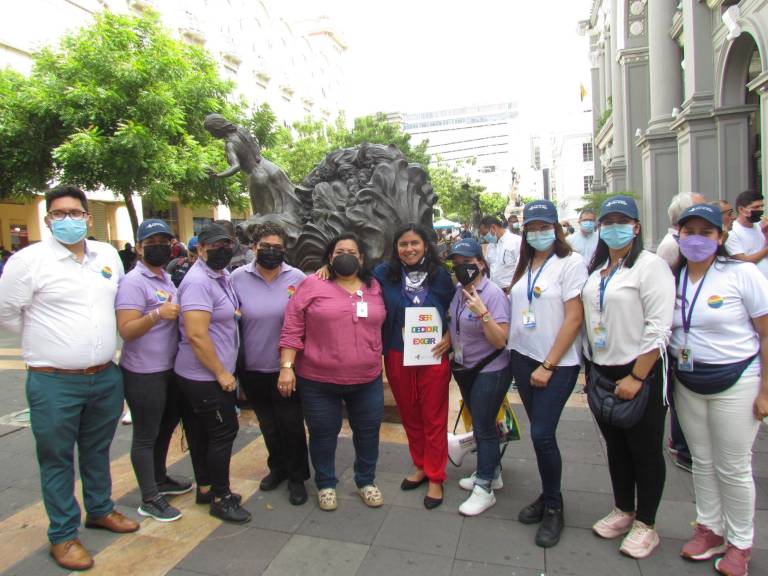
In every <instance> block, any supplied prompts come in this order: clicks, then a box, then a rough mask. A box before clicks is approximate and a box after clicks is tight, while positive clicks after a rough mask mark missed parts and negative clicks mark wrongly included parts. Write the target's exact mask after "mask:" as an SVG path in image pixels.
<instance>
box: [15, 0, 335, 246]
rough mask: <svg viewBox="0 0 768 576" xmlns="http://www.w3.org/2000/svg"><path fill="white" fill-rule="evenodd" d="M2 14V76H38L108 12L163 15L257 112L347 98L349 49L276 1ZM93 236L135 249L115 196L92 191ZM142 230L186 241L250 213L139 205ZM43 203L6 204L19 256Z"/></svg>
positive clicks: (322, 106) (329, 104)
mask: <svg viewBox="0 0 768 576" xmlns="http://www.w3.org/2000/svg"><path fill="white" fill-rule="evenodd" d="M6 4H7V5H4V6H3V15H2V19H3V25H2V26H0V67H3V66H10V67H12V68H14V69H16V70H18V71H20V72H22V73H28V72H29V71H30V70H31V68H32V59H31V54H32V53H33V52H34V51H35V50H37V49H39V48H42V47H43V46H46V45H55V44H57V43H58V41H59V39H60V38H61V36H62V35H63V34H66V33H69V32H73V31H75V30H77V29H78V28H79V27H82V26H86V25H88V24H90V22H92V19H93V15H94V14H95V13H97V12H99V11H101V10H111V11H113V12H127V13H134V14H136V13H140V12H142V11H144V10H148V9H152V10H155V11H156V12H159V13H160V16H161V19H162V21H163V24H164V25H165V27H166V28H167V29H168V30H169V31H170V32H171V33H173V34H174V35H175V36H176V37H177V38H180V39H183V40H184V41H186V42H190V43H193V44H197V45H200V46H203V47H205V48H206V49H207V50H208V51H209V52H210V53H211V55H212V56H213V57H214V58H215V59H216V60H217V62H218V63H219V70H220V72H221V74H222V76H224V77H226V78H229V79H231V80H233V81H234V82H235V83H236V91H237V95H238V96H242V97H243V98H245V100H246V101H247V102H249V103H250V104H251V105H253V106H257V105H259V104H261V103H263V102H268V103H269V104H270V106H272V108H273V109H274V111H275V113H276V114H277V117H278V118H280V119H281V120H283V121H285V122H286V123H291V122H293V121H296V120H299V119H302V118H303V117H304V116H306V115H307V114H310V115H312V116H314V117H316V118H326V119H329V118H332V117H335V116H336V115H337V114H338V112H339V110H340V108H341V101H342V98H343V87H342V81H343V77H342V70H343V66H342V61H343V57H344V54H345V52H346V45H345V44H344V43H343V42H342V41H341V40H340V38H339V36H338V34H337V33H336V32H335V30H334V29H333V26H332V25H331V23H330V22H329V21H328V19H327V18H324V17H314V16H315V15H314V14H308V15H306V16H304V17H302V18H301V19H298V20H297V19H296V18H295V15H287V14H284V13H283V11H284V10H285V5H284V3H281V2H279V1H277V0H226V1H225V0H221V1H220V0H184V1H181V0H25V1H24V2H8V3H6ZM88 195H89V203H90V204H89V210H90V212H91V214H92V216H93V221H94V228H93V230H92V231H91V232H92V233H93V235H94V236H96V238H97V239H99V240H103V241H109V242H112V243H113V244H115V245H116V246H120V247H122V244H123V243H125V242H133V232H132V229H131V225H130V220H129V218H128V212H127V210H126V208H125V206H124V204H123V202H122V201H121V200H119V199H117V198H116V197H115V196H114V195H113V194H112V193H111V192H109V191H91V192H89V193H88ZM134 205H135V206H136V208H137V212H138V216H139V221H141V220H142V219H144V218H150V217H162V218H165V219H166V220H168V222H169V224H170V225H171V227H172V228H173V230H174V231H175V232H176V234H177V235H178V236H179V238H181V239H182V240H184V241H186V240H187V239H188V238H189V237H190V236H192V235H193V234H195V233H196V232H197V231H198V230H199V229H200V227H202V226H203V225H204V224H205V223H207V222H210V221H212V220H214V219H218V218H225V219H232V220H233V221H238V220H241V219H245V218H247V217H248V216H249V215H250V213H249V212H246V213H240V214H238V213H234V214H233V213H231V211H230V210H229V208H228V207H226V206H210V207H209V206H205V207H189V206H184V205H181V204H180V203H179V202H176V201H172V202H170V203H169V205H168V206H164V207H156V206H152V205H151V204H150V203H148V202H143V203H142V201H141V199H140V198H138V197H134ZM44 215H45V203H44V202H42V197H36V198H32V199H29V200H28V201H25V202H12V201H3V203H0V245H3V246H5V247H6V248H14V249H17V248H20V247H23V246H25V245H27V244H28V243H29V242H34V241H38V240H41V239H42V238H43V237H44V235H45V234H47V233H48V231H47V228H46V227H45V224H44V223H43V220H42V219H43V217H44Z"/></svg>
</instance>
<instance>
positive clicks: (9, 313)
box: [0, 186, 768, 576]
mask: <svg viewBox="0 0 768 576" xmlns="http://www.w3.org/2000/svg"><path fill="white" fill-rule="evenodd" d="M735 210H736V212H735V213H734V209H733V208H732V207H731V205H730V204H728V203H727V202H724V201H714V202H710V203H707V201H706V199H705V198H704V197H703V196H700V195H698V194H679V195H677V196H675V197H674V198H673V199H672V201H671V203H670V206H669V211H668V216H669V222H670V228H669V231H668V234H667V235H666V236H665V237H664V239H663V240H662V242H661V243H660V245H659V247H658V249H657V253H656V254H654V253H652V252H650V251H648V250H645V249H644V247H643V232H642V222H641V218H640V214H639V211H638V208H637V205H636V203H635V200H634V199H633V198H631V197H629V196H622V195H618V196H612V197H609V198H608V199H607V200H606V201H605V202H604V203H603V204H602V206H601V207H600V209H599V210H593V209H584V210H582V211H581V213H580V215H579V218H578V223H577V224H576V226H577V227H576V228H570V224H567V225H566V224H565V223H563V222H561V221H560V220H559V218H558V212H557V208H556V206H555V205H554V204H553V203H551V202H549V201H548V200H535V201H532V202H530V203H528V204H526V205H525V207H524V209H523V213H522V222H520V221H519V220H518V218H517V217H516V216H510V217H509V218H508V219H502V218H497V217H494V216H489V217H485V218H483V219H482V220H481V222H480V229H479V230H478V232H479V237H477V238H473V237H472V234H471V233H470V231H469V230H467V229H463V230H462V231H461V232H460V233H459V234H457V235H456V236H455V237H448V236H447V235H444V234H443V235H441V237H440V238H438V235H436V234H435V233H434V231H432V230H428V229H425V228H424V227H422V226H420V225H418V224H407V225H405V226H402V227H400V228H399V229H397V230H396V231H395V233H394V237H393V243H392V246H391V257H390V259H389V260H387V261H384V262H381V263H379V264H378V265H377V266H375V267H374V266H373V263H372V262H371V260H370V257H369V255H368V251H367V248H366V245H365V243H364V241H363V240H362V239H361V238H359V237H357V236H356V235H354V234H351V233H345V234H341V235H339V236H337V237H335V238H333V239H332V240H331V241H330V242H329V243H328V245H327V247H326V250H325V253H324V256H323V260H322V267H321V268H320V270H318V271H317V272H316V273H314V274H311V275H309V276H306V275H305V273H304V272H302V271H301V270H298V269H297V268H295V267H293V266H291V265H290V263H289V262H288V260H287V257H286V254H287V251H286V248H287V247H286V243H287V235H286V232H285V230H284V229H283V228H282V227H281V226H279V225H278V224H276V223H263V224H259V225H257V226H255V227H253V228H252V229H251V230H250V237H249V238H248V240H247V241H242V242H241V240H240V238H239V237H238V234H237V233H236V232H237V231H236V229H235V228H234V226H233V225H232V223H231V222H228V221H216V222H213V223H211V224H208V225H206V226H204V227H202V229H200V230H199V232H198V234H197V235H196V236H194V237H193V238H191V239H189V241H188V242H187V243H186V244H183V243H182V242H181V241H179V239H177V238H176V237H175V235H174V233H173V231H172V230H171V228H170V227H169V226H168V224H167V223H166V222H164V221H163V220H160V219H148V220H145V221H143V222H142V223H141V225H140V226H139V227H138V230H137V234H136V244H135V247H134V246H132V245H131V244H128V243H126V244H125V247H124V249H123V250H121V251H120V252H118V251H117V250H115V248H113V247H112V246H111V245H109V244H107V243H102V242H98V241H95V240H90V239H86V234H87V230H88V227H89V225H90V223H91V216H90V215H89V213H88V203H87V200H86V197H85V194H84V193H83V192H82V191H81V190H79V189H78V188H75V187H73V186H59V187H57V188H54V189H52V190H51V191H49V192H48V194H47V195H46V211H47V215H46V224H47V225H48V226H49V228H50V230H51V233H52V236H51V237H50V238H49V239H47V240H45V241H43V242H40V243H38V244H34V245H32V246H30V247H28V248H25V249H24V250H21V251H19V252H18V253H17V254H15V255H13V256H10V257H9V255H7V254H6V252H5V251H2V261H0V262H1V264H0V265H2V266H3V267H4V269H0V270H2V276H1V277H0V325H1V326H2V327H4V328H6V329H11V330H13V331H16V332H20V333H21V336H22V352H23V356H24V360H25V362H26V364H27V366H28V376H27V386H26V391H27V399H28V402H29V406H30V415H31V424H32V431H33V434H34V437H35V441H36V445H37V458H38V462H39V465H40V478H41V484H42V492H43V500H44V504H45V507H46V511H47V513H48V517H49V521H50V525H49V529H48V537H49V540H50V544H51V545H50V553H51V556H52V557H53V558H54V559H55V561H56V562H57V563H58V564H59V565H61V566H62V567H64V568H67V569H72V570H83V569H87V568H90V567H91V566H92V565H93V557H92V556H91V554H90V553H89V552H88V551H87V549H86V548H85V547H84V546H83V545H82V543H81V542H80V540H79V537H78V529H79V526H80V523H81V515H80V507H79V504H78V502H77V500H76V498H75V494H74V466H75V463H74V450H75V447H77V450H78V457H79V466H80V474H81V478H82V484H83V503H84V506H85V509H86V518H85V525H86V526H90V527H96V528H103V529H106V530H110V531H113V532H119V533H126V532H134V531H136V530H138V529H139V524H138V523H137V522H135V521H133V520H131V519H129V518H127V517H126V516H124V515H122V514H120V513H119V512H118V511H117V510H115V508H114V502H113V501H112V499H111V478H110V472H109V447H110V444H111V441H112V438H113V436H114V433H115V428H116V425H117V422H118V421H119V418H120V414H121V411H122V407H123V401H124V400H125V401H127V404H128V407H129V409H130V413H131V417H132V420H133V439H132V445H131V452H130V458H131V463H132V465H133V469H134V472H135V476H136V479H137V483H138V487H139V492H140V496H141V504H140V505H139V508H138V513H139V514H140V515H141V516H145V517H149V518H153V519H154V520H156V521H159V522H173V521H175V520H178V519H179V518H180V517H181V516H182V511H181V510H180V509H178V508H177V507H175V506H173V502H172V500H171V499H170V498H171V497H172V496H174V495H178V494H184V493H187V492H190V491H192V490H193V489H194V490H195V503H196V504H197V505H201V506H207V509H208V511H209V513H210V514H211V515H212V516H214V517H216V518H218V519H220V520H222V521H225V522H230V523H236V524H243V523H247V522H249V521H250V520H251V512H249V511H248V510H247V509H246V507H245V506H244V503H243V501H242V500H243V498H242V496H241V495H240V494H238V493H236V492H233V490H232V482H231V478H230V462H231V458H232V452H233V445H234V442H235V439H236V437H237V434H238V429H239V419H238V411H237V402H238V392H237V391H238V389H240V390H241V391H242V398H243V399H244V401H245V402H247V404H250V405H251V406H252V408H253V409H254V411H255V414H256V417H257V419H258V422H259V426H260V429H261V432H262V434H263V436H264V442H265V446H266V449H267V454H268V455H267V462H266V464H267V467H268V473H267V474H266V476H264V477H263V478H261V480H260V489H261V490H264V491H269V490H275V489H277V488H278V487H279V486H280V485H282V484H283V483H284V482H285V483H286V485H287V498H288V501H289V502H290V504H292V505H295V506H300V505H303V504H304V503H305V502H307V500H308V498H309V494H308V491H307V488H306V485H305V483H306V481H307V480H309V479H310V478H311V477H312V475H311V472H312V471H313V472H314V478H313V480H314V485H315V489H316V497H317V502H318V506H319V508H320V509H321V510H323V511H328V512H331V511H333V510H336V509H337V508H338V506H339V499H338V497H337V493H336V487H337V484H338V482H339V479H338V475H337V472H336V450H337V444H338V437H339V433H340V431H341V429H342V421H343V420H342V419H343V410H346V417H347V419H348V421H349V426H350V428H351V431H352V441H353V445H354V482H355V485H356V487H357V491H358V493H359V496H360V498H361V500H362V502H363V503H364V504H365V505H367V506H369V507H380V506H382V505H383V503H384V501H385V496H386V495H385V494H384V493H383V492H382V490H381V489H380V488H379V486H378V484H377V482H376V471H377V463H378V457H379V437H380V429H381V425H382V419H383V413H384V398H383V380H384V376H386V379H387V381H388V383H389V386H390V388H391V390H392V393H393V396H394V399H395V401H396V404H397V408H398V410H399V413H400V416H401V419H402V423H403V427H404V429H405V433H406V436H407V440H408V448H409V452H410V459H411V462H410V463H403V468H404V469H405V468H407V467H408V466H409V465H410V466H411V468H410V470H409V471H408V472H406V473H405V476H404V478H403V480H402V482H401V484H400V489H401V490H403V491H414V490H417V489H420V488H421V487H422V486H424V485H426V490H425V492H424V499H423V504H424V507H425V508H426V509H427V510H433V509H435V508H438V507H439V506H441V505H442V504H443V502H444V496H445V489H446V488H445V482H446V465H447V459H448V445H447V429H448V422H447V418H448V398H449V394H448V390H449V386H450V381H451V376H452V375H453V377H454V378H455V380H456V382H457V385H458V388H459V391H460V393H461V397H462V400H463V403H464V406H465V407H466V409H467V410H468V411H469V414H470V415H471V418H472V434H473V436H474V441H475V443H476V446H477V460H476V468H475V471H474V472H473V473H472V474H470V475H468V476H466V477H464V478H462V479H461V480H460V481H459V483H458V487H459V488H460V489H462V490H465V491H467V493H468V495H467V497H466V499H465V500H464V501H463V502H462V503H461V505H460V506H459V508H458V512H459V513H460V514H462V515H464V516H477V515H480V514H482V513H483V512H485V511H486V510H488V509H489V508H491V507H492V506H494V505H495V503H496V498H495V493H496V492H497V491H499V490H502V489H503V488H504V481H503V477H502V462H501V453H500V440H499V434H498V430H497V422H496V420H497V414H498V413H499V410H500V408H501V407H502V404H503V402H504V399H505V398H506V396H507V393H508V390H509V389H510V386H511V384H512V382H513V381H514V383H515V385H516V387H517V391H518V393H519V395H520V398H521V400H522V404H523V408H524V410H525V412H526V414H527V416H528V419H529V421H530V436H531V442H532V444H533V448H534V451H535V454H536V462H537V467H538V472H539V478H540V494H539V496H538V497H537V498H536V499H535V500H534V501H532V502H530V503H529V504H527V505H526V506H524V507H523V508H522V509H520V510H519V512H518V515H517V518H518V520H519V521H520V522H522V523H525V524H533V525H538V528H537V531H536V535H535V542H536V544H537V545H538V546H540V547H542V548H550V547H552V546H555V545H557V543H558V542H559V540H560V538H561V534H562V532H563V530H564V529H565V514H566V512H565V508H566V502H565V501H564V498H563V486H562V476H563V464H562V455H561V452H560V446H559V444H558V440H557V428H558V425H559V421H560V418H561V415H562V412H563V410H564V408H565V405H566V402H567V401H568V399H569V398H570V396H571V394H572V392H573V390H574V388H575V385H576V381H577V378H578V376H579V373H580V372H581V370H582V369H583V370H584V372H585V375H586V381H587V387H586V389H587V395H588V398H589V406H590V408H591V409H592V412H593V414H594V417H595V419H596V421H597V423H598V426H599V428H600V432H601V434H602V436H603V438H604V440H605V443H606V447H607V456H608V470H609V474H610V480H611V485H612V490H613V498H614V506H613V507H612V509H611V510H609V511H606V512H607V513H606V514H605V516H603V517H602V518H600V519H598V520H597V521H596V522H595V524H594V525H593V531H594V533H595V534H597V535H598V536H600V537H602V538H606V539H614V538H619V537H621V543H620V544H619V550H620V552H621V553H623V554H625V555H627V556H630V557H632V558H637V559H642V558H645V557H647V556H649V555H650V554H651V553H653V551H654V550H655V549H656V548H657V547H658V545H659V542H660V537H659V532H658V531H657V529H656V517H657V513H658V509H659V506H660V503H661V499H662V494H663V490H664V484H665V478H666V467H665V459H664V447H665V444H666V445H667V448H668V450H670V452H671V453H673V454H674V455H675V456H676V464H678V465H679V466H681V467H683V468H685V469H687V470H690V471H691V472H692V474H693V484H694V488H695V493H696V515H697V517H696V519H695V524H694V530H693V534H692V536H691V538H690V539H689V540H688V541H687V542H686V543H685V544H684V546H683V547H682V549H681V555H682V556H683V557H684V558H686V559H688V560H692V561H703V560H711V559H714V560H715V569H716V570H717V571H718V572H719V573H721V574H725V575H729V576H742V575H746V574H747V571H748V566H749V563H750V558H751V548H752V544H753V541H754V510H755V487H754V480H753V477H752V468H751V466H752V464H751V459H752V443H753V441H754V438H755V436H756V434H757V431H758V427H759V424H760V421H761V420H762V419H763V418H765V417H766V416H768V372H766V371H764V370H762V366H763V365H765V364H766V362H768V280H766V273H768V240H767V238H768V231H767V230H768V226H766V224H765V221H764V219H763V218H762V215H763V199H762V197H760V195H759V194H757V193H755V192H749V191H748V192H744V193H742V194H740V195H739V196H738V198H737V199H736V203H735ZM569 228H570V229H569ZM478 240H481V241H478ZM483 244H487V246H485V247H484V246H483ZM447 262H450V266H446V264H447ZM449 270H450V271H449ZM451 274H453V276H454V277H455V280H454V278H452V276H451ZM411 307H418V308H423V307H429V308H432V309H434V311H435V313H436V315H437V316H439V318H440V321H441V323H442V325H443V327H444V330H443V332H442V338H441V339H440V340H439V341H437V342H435V343H434V346H433V347H432V348H431V353H432V355H433V356H434V361H433V362H432V363H430V364H428V365H418V366H415V365H410V364H408V363H407V362H406V361H405V353H404V347H405V343H404V336H403V333H404V327H405V324H406V316H407V310H408V309H409V308H411ZM75 326H76V327H77V329H76V330H73V327H75ZM117 334H119V335H120V337H121V338H122V340H123V345H122V354H121V355H120V360H119V365H117V364H115V363H114V361H113V359H114V357H115V352H116V349H117V346H118V342H117ZM668 406H669V407H671V408H673V410H671V413H672V419H673V420H672V437H671V438H670V439H669V440H668V441H667V442H665V438H664V425H665V417H666V413H667V407H668ZM179 424H181V425H182V426H183V428H184V431H185V434H186V438H187V442H188V445H189V452H190V456H191V460H192V467H193V471H194V484H193V482H190V481H189V480H186V479H183V478H176V477H171V476H169V475H168V472H167V468H166V459H167V455H168V451H169V445H170V442H171V438H172V436H173V434H174V431H175V429H176V428H177V426H178V425H179ZM307 433H308V435H307Z"/></svg>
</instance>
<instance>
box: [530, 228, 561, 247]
mask: <svg viewBox="0 0 768 576" xmlns="http://www.w3.org/2000/svg"><path fill="white" fill-rule="evenodd" d="M526 240H527V242H528V244H529V245H530V246H531V248H533V249H534V250H536V251H538V252H544V251H545V250H549V248H550V246H552V244H554V242H555V231H554V230H539V231H537V232H528V233H527V234H526Z"/></svg>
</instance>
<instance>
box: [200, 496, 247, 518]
mask: <svg viewBox="0 0 768 576" xmlns="http://www.w3.org/2000/svg"><path fill="white" fill-rule="evenodd" d="M209 514H210V515H211V516H215V517H216V518H218V519H220V520H223V521H224V522H232V523H233V524H245V523H246V522H250V521H251V513H250V512H248V510H246V509H245V508H243V507H242V506H240V502H239V501H238V500H237V499H236V498H234V495H233V494H229V495H228V496H225V497H224V498H222V499H221V500H214V501H213V502H211V509H210V511H209Z"/></svg>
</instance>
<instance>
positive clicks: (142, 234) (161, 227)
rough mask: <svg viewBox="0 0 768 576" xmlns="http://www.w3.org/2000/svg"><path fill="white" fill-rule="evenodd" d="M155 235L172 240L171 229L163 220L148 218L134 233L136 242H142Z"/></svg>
mask: <svg viewBox="0 0 768 576" xmlns="http://www.w3.org/2000/svg"><path fill="white" fill-rule="evenodd" d="M155 234H165V235H166V236H170V237H171V238H173V232H171V227H170V226H168V224H166V223H165V220H160V219H159V218H150V219H149V220H144V221H143V222H142V223H141V224H139V230H138V231H137V232H136V240H137V241H138V242H141V241H142V240H146V239H147V238H149V237H150V236H154V235H155Z"/></svg>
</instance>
